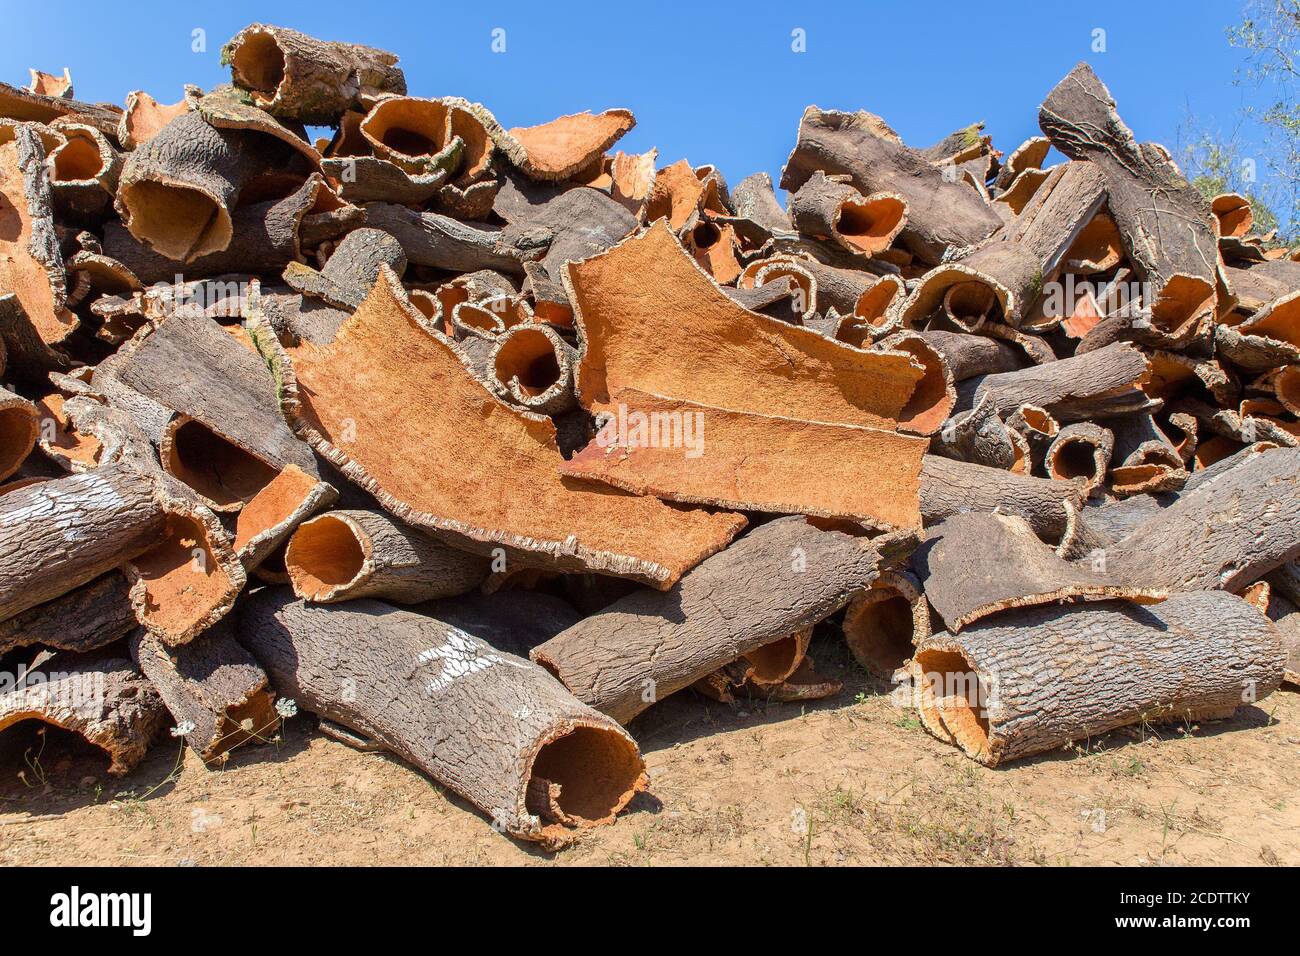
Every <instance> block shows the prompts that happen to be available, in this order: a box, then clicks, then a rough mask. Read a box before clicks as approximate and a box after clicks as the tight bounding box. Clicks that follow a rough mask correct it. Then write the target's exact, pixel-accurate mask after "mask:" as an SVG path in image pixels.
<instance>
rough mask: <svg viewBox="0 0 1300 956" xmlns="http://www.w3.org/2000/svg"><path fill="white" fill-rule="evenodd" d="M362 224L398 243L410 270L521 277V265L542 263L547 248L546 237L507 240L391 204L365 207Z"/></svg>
mask: <svg viewBox="0 0 1300 956" xmlns="http://www.w3.org/2000/svg"><path fill="white" fill-rule="evenodd" d="M366 223H367V224H368V225H370V226H372V227H374V228H375V229H382V230H383V231H384V232H386V233H388V234H389V235H391V236H393V237H394V238H395V239H396V240H397V241H398V242H400V243H401V244H402V251H403V252H405V253H406V258H407V261H408V262H410V263H411V264H412V265H419V266H429V267H431V268H434V269H446V270H448V271H449V272H476V271H478V270H481V269H491V270H494V271H496V272H504V273H506V274H508V275H522V274H523V271H524V260H525V259H538V258H541V256H542V255H543V254H544V253H545V250H546V247H547V245H548V243H549V239H548V238H547V237H545V236H540V235H535V234H534V235H524V236H518V235H512V234H510V233H507V232H504V231H503V230H501V229H498V228H496V227H495V226H493V227H486V226H481V225H480V226H476V225H471V224H468V223H462V222H459V221H457V220H455V219H452V218H450V217H449V216H443V215H439V214H438V213H433V212H426V213H420V212H417V211H415V210H414V209H408V208H406V207H405V206H398V205H394V204H392V203H371V204H369V205H368V206H366Z"/></svg>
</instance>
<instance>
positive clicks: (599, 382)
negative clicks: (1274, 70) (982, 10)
mask: <svg viewBox="0 0 1300 956" xmlns="http://www.w3.org/2000/svg"><path fill="white" fill-rule="evenodd" d="M223 60H224V61H225V62H228V63H229V66H230V69H231V80H232V82H231V84H230V85H227V86H222V87H219V88H217V89H214V90H211V91H208V92H204V91H203V90H200V89H198V88H196V87H187V88H186V89H185V91H184V95H183V97H182V98H181V99H180V100H179V101H178V102H176V103H174V104H170V105H167V104H160V103H158V102H157V101H155V100H154V99H152V98H151V97H150V96H149V95H147V94H146V93H143V92H133V93H131V94H130V95H129V96H128V97H127V99H126V104H125V108H124V109H123V108H118V107H116V106H110V105H104V104H90V103H84V102H79V101H77V100H76V99H74V98H73V91H72V87H71V80H70V79H69V78H68V76H67V74H66V72H65V75H64V76H63V77H57V76H52V75H49V74H43V73H37V72H35V71H33V79H32V83H31V85H30V86H29V87H27V88H25V89H19V88H15V87H10V86H0V196H2V198H3V204H2V205H0V293H2V294H3V295H2V297H0V344H2V345H3V349H0V355H2V356H3V359H2V360H0V364H2V365H3V376H4V383H5V390H4V391H3V392H0V481H3V484H0V654H2V655H3V660H2V661H0V665H3V667H2V668H0V669H3V670H4V672H5V673H6V674H7V675H10V676H13V675H17V677H16V678H15V679H11V680H7V683H6V684H5V686H4V687H3V688H2V690H3V692H2V693H0V728H3V727H8V726H10V725H12V724H15V723H17V722H20V721H23V720H27V719H32V718H34V719H38V720H41V721H45V722H47V723H49V724H53V725H57V726H59V727H62V728H65V729H67V730H70V731H72V732H74V733H76V734H80V735H81V736H83V737H85V738H86V739H87V740H89V741H91V742H92V743H94V744H96V745H98V746H99V747H101V748H103V750H104V751H106V752H107V754H108V755H109V757H110V759H111V770H112V771H113V772H114V773H128V772H130V771H131V769H132V768H133V767H134V766H135V765H136V764H137V763H138V762H139V761H140V759H141V758H142V756H143V755H144V754H145V752H146V750H147V748H148V747H149V746H150V745H151V744H154V743H156V742H157V741H158V740H159V738H163V739H166V737H167V730H168V728H170V729H171V732H172V734H173V735H175V736H183V737H184V739H185V742H186V743H187V744H188V746H189V747H190V748H191V749H192V750H193V751H194V752H195V753H196V754H197V755H198V756H199V757H200V758H201V759H202V761H204V762H205V763H206V764H209V765H219V764H220V763H221V762H222V761H223V760H224V758H225V756H226V755H228V754H229V753H230V751H231V750H232V749H233V748H236V747H240V746H244V745H255V744H257V743H260V742H264V741H267V740H270V739H273V738H275V737H276V735H277V734H278V733H279V724H280V721H281V720H282V719H283V718H284V717H285V716H287V715H290V714H292V713H294V712H295V711H302V712H305V713H306V714H310V715H314V717H313V718H310V719H313V720H318V721H319V727H320V730H321V732H324V733H327V734H329V735H331V736H333V737H336V738H338V739H340V740H344V741H347V742H349V743H351V744H353V745H355V746H357V747H361V748H368V749H383V750H386V751H389V752H391V753H393V754H396V755H398V756H400V757H401V758H403V759H405V760H406V761H409V762H410V763H411V764H413V765H414V766H416V767H418V768H419V769H420V770H422V771H423V772H425V773H427V774H428V775H429V776H431V777H432V778H434V779H436V780H438V781H439V782H441V783H442V784H444V785H445V786H447V787H448V788H450V789H451V790H453V791H455V792H456V793H458V794H460V795H461V796H463V797H464V798H466V799H467V800H469V801H470V802H471V803H473V804H474V805H475V806H476V807H478V808H480V809H481V810H482V811H483V813H484V814H485V815H486V816H487V817H489V818H490V819H491V820H492V821H493V823H494V825H495V826H497V827H498V828H499V829H500V830H502V831H503V832H506V833H508V834H510V835H512V836H515V837H519V838H524V839H531V840H537V841H540V842H542V843H545V844H547V845H551V846H555V845H559V844H560V843H562V842H563V841H564V840H565V839H566V838H567V837H568V835H570V834H571V833H572V832H573V831H574V830H575V829H580V828H584V827H590V826H594V825H597V824H601V823H605V822H608V821H610V820H612V819H613V818H614V816H615V815H616V814H617V813H618V812H619V811H620V810H622V809H623V808H624V807H626V806H627V804H628V803H629V801H630V800H631V799H632V798H633V797H634V796H635V795H636V794H637V793H638V792H639V791H641V790H643V789H644V788H645V787H646V786H647V777H646V775H645V773H644V763H643V761H642V758H641V755H640V753H639V751H638V749H637V745H636V742H635V740H634V738H633V736H632V735H630V734H629V732H628V731H627V730H625V725H628V724H629V722H630V721H632V718H634V717H635V716H636V715H637V714H638V713H640V712H641V711H643V710H644V709H646V708H648V707H650V706H651V705H652V704H653V703H655V702H656V701H659V700H662V699H663V698H664V697H666V696H668V695H670V694H674V693H677V692H679V691H688V689H693V691H694V692H698V693H702V694H706V695H709V696H711V697H713V698H715V699H720V700H723V701H734V700H736V699H737V698H739V697H745V696H751V697H761V698H765V699H768V700H774V701H806V700H810V699H814V698H821V697H828V696H833V695H835V694H838V693H840V692H841V685H840V683H839V682H837V681H835V680H832V679H829V678H827V677H824V676H822V675H820V674H818V673H817V671H816V670H815V669H814V664H813V661H812V659H811V658H810V657H809V656H808V649H809V642H810V639H811V636H812V630H813V628H814V626H817V625H822V624H823V622H826V623H825V625H824V626H823V628H822V632H823V633H829V634H831V635H833V636H834V637H835V639H839V637H838V635H840V634H842V636H843V639H844V640H846V641H847V643H848V647H849V648H850V649H851V651H852V654H853V656H854V657H855V658H856V659H857V660H858V661H859V662H860V663H861V665H862V666H863V667H864V668H865V669H866V670H867V671H869V672H870V673H871V674H872V675H875V676H876V677H878V678H880V679H881V680H880V684H879V685H878V686H880V687H882V688H884V690H882V692H888V688H889V686H890V683H891V682H892V684H894V685H895V687H896V691H895V692H896V693H897V694H898V695H899V700H900V702H901V703H902V704H904V705H906V706H911V707H915V708H917V710H918V712H919V715H920V719H921V722H922V723H923V724H924V726H925V727H926V728H927V730H929V731H930V732H931V733H933V734H935V735H936V736H938V737H939V738H941V739H943V740H945V741H948V742H950V743H952V744H954V745H956V746H958V747H960V748H961V749H962V750H963V751H965V752H966V753H967V754H969V755H970V757H972V758H973V759H975V760H977V761H979V762H981V763H984V764H987V765H990V766H992V765H996V764H999V763H1002V762H1005V761H1007V760H1011V759H1014V758H1018V757H1023V756H1026V755H1030V754H1035V753H1041V752H1044V751H1047V750H1050V749H1057V748H1060V747H1062V746H1065V745H1068V744H1069V743H1070V742H1071V741H1077V740H1082V739H1085V738H1095V737H1097V736H1098V735H1100V734H1103V733H1104V732H1106V731H1109V730H1112V729H1115V728H1118V727H1121V726H1124V725H1126V724H1131V723H1135V722H1139V721H1142V722H1162V721H1170V722H1178V723H1187V724H1189V725H1192V724H1195V723H1196V722H1198V721H1202V720H1208V719H1211V718H1216V717H1224V716H1227V715H1230V714H1232V713H1233V712H1234V711H1235V710H1237V709H1238V708H1239V707H1242V706H1244V705H1249V704H1251V703H1253V702H1254V701H1256V700H1259V699H1260V698H1262V697H1264V696H1265V695H1267V694H1269V693H1271V692H1272V691H1273V690H1275V689H1277V688H1278V687H1279V685H1280V684H1281V683H1282V682H1283V681H1284V680H1285V679H1290V680H1292V681H1294V680H1295V679H1296V678H1297V674H1296V671H1297V670H1300V663H1297V637H1298V636H1300V612H1297V609H1296V606H1297V604H1300V569H1298V568H1297V566H1296V565H1295V564H1293V563H1291V562H1293V560H1294V559H1295V558H1296V557H1297V555H1300V506H1298V505H1300V493H1298V492H1300V450H1298V449H1297V445H1298V444H1300V422H1298V421H1297V416H1298V415H1300V261H1297V256H1296V255H1294V254H1290V253H1289V252H1288V251H1287V250H1286V249H1285V248H1280V247H1275V243H1274V242H1273V241H1272V237H1271V236H1267V235H1259V234H1258V232H1257V231H1256V230H1254V229H1253V226H1252V220H1251V209H1250V205H1249V203H1248V202H1246V201H1245V200H1243V199H1242V198H1241V197H1239V196H1220V197H1217V198H1215V199H1214V200H1213V202H1212V203H1211V202H1209V201H1207V200H1206V199H1204V198H1203V197H1202V196H1201V195H1200V194H1199V193H1198V192H1197V191H1196V190H1195V189H1194V188H1193V187H1192V186H1190V185H1189V184H1188V183H1187V181H1186V180H1185V179H1184V178H1183V176H1182V174H1181V173H1180V172H1179V170H1178V167H1177V166H1176V164H1175V163H1174V162H1173V160H1172V159H1171V157H1170V155H1169V153H1168V151H1167V150H1165V149H1164V148H1163V147H1161V146H1159V145H1156V144H1150V143H1146V144H1139V143H1138V142H1136V141H1135V139H1134V137H1133V135H1132V133H1131V132H1130V131H1129V130H1128V128H1127V127H1126V126H1125V125H1124V124H1123V122H1122V121H1121V119H1120V117H1119V115H1118V114H1117V113H1116V111H1115V107H1114V104H1113V102H1112V101H1111V99H1110V96H1109V94H1108V92H1107V90H1106V88H1105V87H1104V86H1103V85H1102V84H1101V82H1100V81H1099V80H1098V79H1097V78H1096V76H1094V74H1093V72H1092V70H1091V69H1089V68H1088V67H1087V66H1086V65H1080V66H1078V67H1076V68H1075V69H1074V70H1073V71H1072V72H1071V73H1070V74H1069V75H1068V76H1067V77H1066V78H1065V79H1064V80H1063V81H1062V82H1061V83H1060V85H1059V86H1057V88H1056V89H1054V90H1052V91H1051V92H1050V93H1049V94H1048V96H1047V98H1046V100H1045V101H1044V102H1043V105H1042V107H1041V110H1040V113H1039V122H1040V125H1041V128H1042V131H1043V134H1044V135H1043V136H1042V137H1035V138H1033V139H1030V140H1028V141H1027V142H1025V143H1023V144H1022V145H1020V146H1018V147H1017V148H1016V149H1014V150H1012V151H1011V152H1010V153H1005V154H1004V153H1002V152H999V151H998V150H996V149H994V148H993V146H992V145H991V142H990V138H989V137H988V136H985V135H983V133H982V128H981V126H980V125H978V124H977V125H974V126H970V127H967V128H964V129H961V130H959V131H957V132H956V133H954V134H952V135H951V136H949V137H947V138H946V139H944V140H943V141H942V142H941V143H938V144H937V145H935V146H931V147H929V148H926V149H917V148H913V147H909V146H907V145H905V144H904V143H903V142H902V141H901V140H900V139H899V137H898V136H897V134H895V133H894V131H893V130H891V129H890V128H889V126H887V125H886V123H885V121H884V120H882V119H880V118H879V117H877V116H874V115H872V114H870V113H865V112H859V113H838V112H831V111H827V110H821V109H818V108H816V107H809V108H808V110H807V111H806V112H805V113H804V115H803V117H802V120H801V121H800V122H799V125H798V130H797V135H796V140H795V145H794V149H793V152H792V153H791V154H790V157H789V159H788V161H787V163H786V165H785V168H784V171H783V174H782V177H781V182H780V183H779V186H780V187H781V188H783V189H784V190H786V191H787V192H788V194H789V196H788V200H787V201H785V202H784V203H782V202H781V201H779V200H778V199H777V197H776V195H775V193H774V190H773V186H772V183H771V181H770V179H769V178H768V177H767V176H766V175H764V174H758V175H755V176H750V177H749V178H747V179H745V180H744V181H743V182H740V183H738V184H736V185H735V186H734V187H732V188H728V185H727V183H726V182H725V181H724V178H723V176H722V175H721V174H720V172H719V171H718V170H717V169H716V168H714V167H711V166H691V165H690V164H688V163H687V162H685V161H681V162H676V163H673V164H671V165H666V166H662V167H661V166H659V165H658V163H657V156H656V153H655V151H654V150H651V151H650V152H648V153H643V154H640V155H635V154H628V153H624V152H612V150H613V147H614V144H615V143H616V141H617V140H618V139H619V138H620V137H621V136H622V135H623V134H624V133H626V132H627V131H628V130H629V129H630V128H631V127H632V126H633V123H634V120H633V117H632V114H631V113H629V112H627V111H626V110H619V109H614V110H609V111H607V112H604V113H600V114H591V113H581V114H578V115H573V116H564V117H561V118H559V119H556V120H554V121H552V122H548V123H544V124H542V125H540V126H533V127H526V128H506V127H504V126H502V125H501V124H500V123H499V122H498V121H497V119H496V118H495V117H494V116H493V115H492V114H491V113H490V112H489V111H488V110H487V109H486V108H485V107H483V106H482V105H479V104H478V103H473V102H469V101H467V100H464V99H460V98H456V97H450V96H447V97H441V98H425V97H417V96H413V95H409V94H408V91H407V88H406V83H405V80H404V78H403V75H402V72H401V70H400V69H399V68H398V66H397V57H396V56H394V55H392V54H389V53H386V52H383V51H380V50H375V49H371V48H368V47H362V46H356V45H352V44H345V43H337V42H326V41H321V40H317V39H313V38H311V37H308V36H305V35H303V34H301V33H297V32H294V31H292V30H286V29H282V28H278V27H271V26H263V25H253V26H250V27H248V28H247V29H245V30H244V31H242V32H241V33H240V34H239V35H238V36H237V37H235V38H234V39H233V40H232V41H231V42H230V44H228V45H227V47H226V48H225V50H224V51H223ZM308 125H312V126H328V127H332V128H333V135H332V136H330V137H327V138H319V139H316V140H315V141H314V142H313V141H311V140H310V139H309V138H308V133H307V126H308ZM1052 147H1055V149H1056V150H1057V151H1059V153H1060V154H1061V156H1060V157H1056V156H1055V154H1053V157H1052V158H1053V159H1059V160H1060V161H1057V162H1053V163H1052V164H1048V160H1049V151H1050V149H1051V148H1052ZM1288 658H1289V660H1288ZM304 719H307V718H304ZM633 729H635V725H633ZM264 753H265V754H266V755H267V757H266V759H274V751H273V750H267V751H264Z"/></svg>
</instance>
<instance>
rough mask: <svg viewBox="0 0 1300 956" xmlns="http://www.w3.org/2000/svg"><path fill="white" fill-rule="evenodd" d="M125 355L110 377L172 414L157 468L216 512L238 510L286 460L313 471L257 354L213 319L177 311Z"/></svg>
mask: <svg viewBox="0 0 1300 956" xmlns="http://www.w3.org/2000/svg"><path fill="white" fill-rule="evenodd" d="M124 353H125V354H124ZM124 353H119V358H120V359H121V361H120V362H118V363H115V365H114V369H113V375H114V377H115V378H116V379H117V380H119V381H120V382H121V383H122V384H123V385H125V386H127V387H129V388H131V389H132V390H134V391H135V392H137V393H138V394H139V395H142V396H144V397H145V398H146V399H149V400H152V401H153V402H156V403H157V404H159V405H161V406H162V407H164V408H166V409H167V410H169V411H170V412H172V413H174V415H175V417H174V418H173V419H172V420H171V421H170V423H169V424H168V425H167V426H166V428H165V430H164V432H163V434H162V435H161V440H160V441H159V454H160V457H161V459H162V463H163V469H164V470H165V471H166V472H167V473H168V474H171V475H173V476H174V477H176V478H177V479H179V480H181V481H183V482H185V483H186V484H188V485H190V486H191V487H192V488H194V490H195V491H196V492H198V493H199V494H200V495H202V496H203V497H204V498H205V499H206V500H207V501H209V502H211V505H212V506H214V507H215V508H216V509H217V510H220V511H238V510H239V509H240V508H242V507H243V506H244V504H245V503H247V502H248V501H251V500H252V498H253V497H254V496H255V495H256V494H257V493H258V492H259V491H261V490H262V489H263V488H264V487H265V486H266V485H267V484H269V483H270V482H271V480H272V479H274V477H275V475H276V473H277V472H278V471H279V470H280V469H282V468H283V467H285V466H286V465H290V464H292V465H297V466H298V467H299V468H301V469H302V470H303V471H304V472H307V473H308V474H311V475H318V474H319V471H318V469H317V465H316V459H315V457H314V456H313V455H312V453H311V449H310V448H308V447H307V446H306V445H305V444H304V443H303V442H302V441H300V440H299V439H297V438H296V437H294V435H293V433H292V432H290V431H289V427H288V426H287V425H286V424H285V422H284V419H283V417H282V416H281V415H280V411H279V400H278V397H277V385H276V382H275V379H274V378H273V376H272V374H271V373H270V372H269V371H268V370H267V368H266V365H265V364H264V363H263V361H262V359H261V357H260V356H258V355H257V354H256V353H255V352H253V351H251V350H249V349H248V348H246V347H245V346H243V345H241V344H240V343H239V342H238V341H236V340H235V339H234V338H233V337H232V336H231V335H229V334H228V333H226V332H224V331H222V330H221V328H220V327H219V326H217V325H216V324H215V323H213V322H211V321H210V320H208V319H204V318H197V317H194V316H191V315H189V314H187V313H184V312H178V313H176V314H175V315H173V316H172V317H171V318H169V319H167V320H166V321H165V322H163V323H162V325H160V326H159V327H158V328H157V329H154V330H153V331H152V332H150V333H148V334H146V335H145V336H144V337H143V338H141V339H138V340H137V341H136V342H134V343H132V345H131V346H128V347H127V349H126V350H124Z"/></svg>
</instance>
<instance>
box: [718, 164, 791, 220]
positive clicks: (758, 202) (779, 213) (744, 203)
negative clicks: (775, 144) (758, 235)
mask: <svg viewBox="0 0 1300 956" xmlns="http://www.w3.org/2000/svg"><path fill="white" fill-rule="evenodd" d="M731 206H732V208H733V209H734V210H735V211H736V215H737V216H742V217H744V218H746V219H750V220H752V221H754V222H756V223H758V225H760V226H762V227H763V228H764V229H766V230H767V231H768V232H788V231H789V230H790V229H791V228H792V227H791V225H790V216H789V214H788V213H787V212H786V211H785V210H784V209H782V208H781V203H780V202H779V201H778V200H777V198H776V192H775V191H774V190H773V189H772V177H771V176H769V175H768V174H767V173H754V174H753V175H750V176H746V177H745V178H744V179H742V180H741V181H740V182H739V183H737V184H736V188H735V189H733V190H732V191H731Z"/></svg>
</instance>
